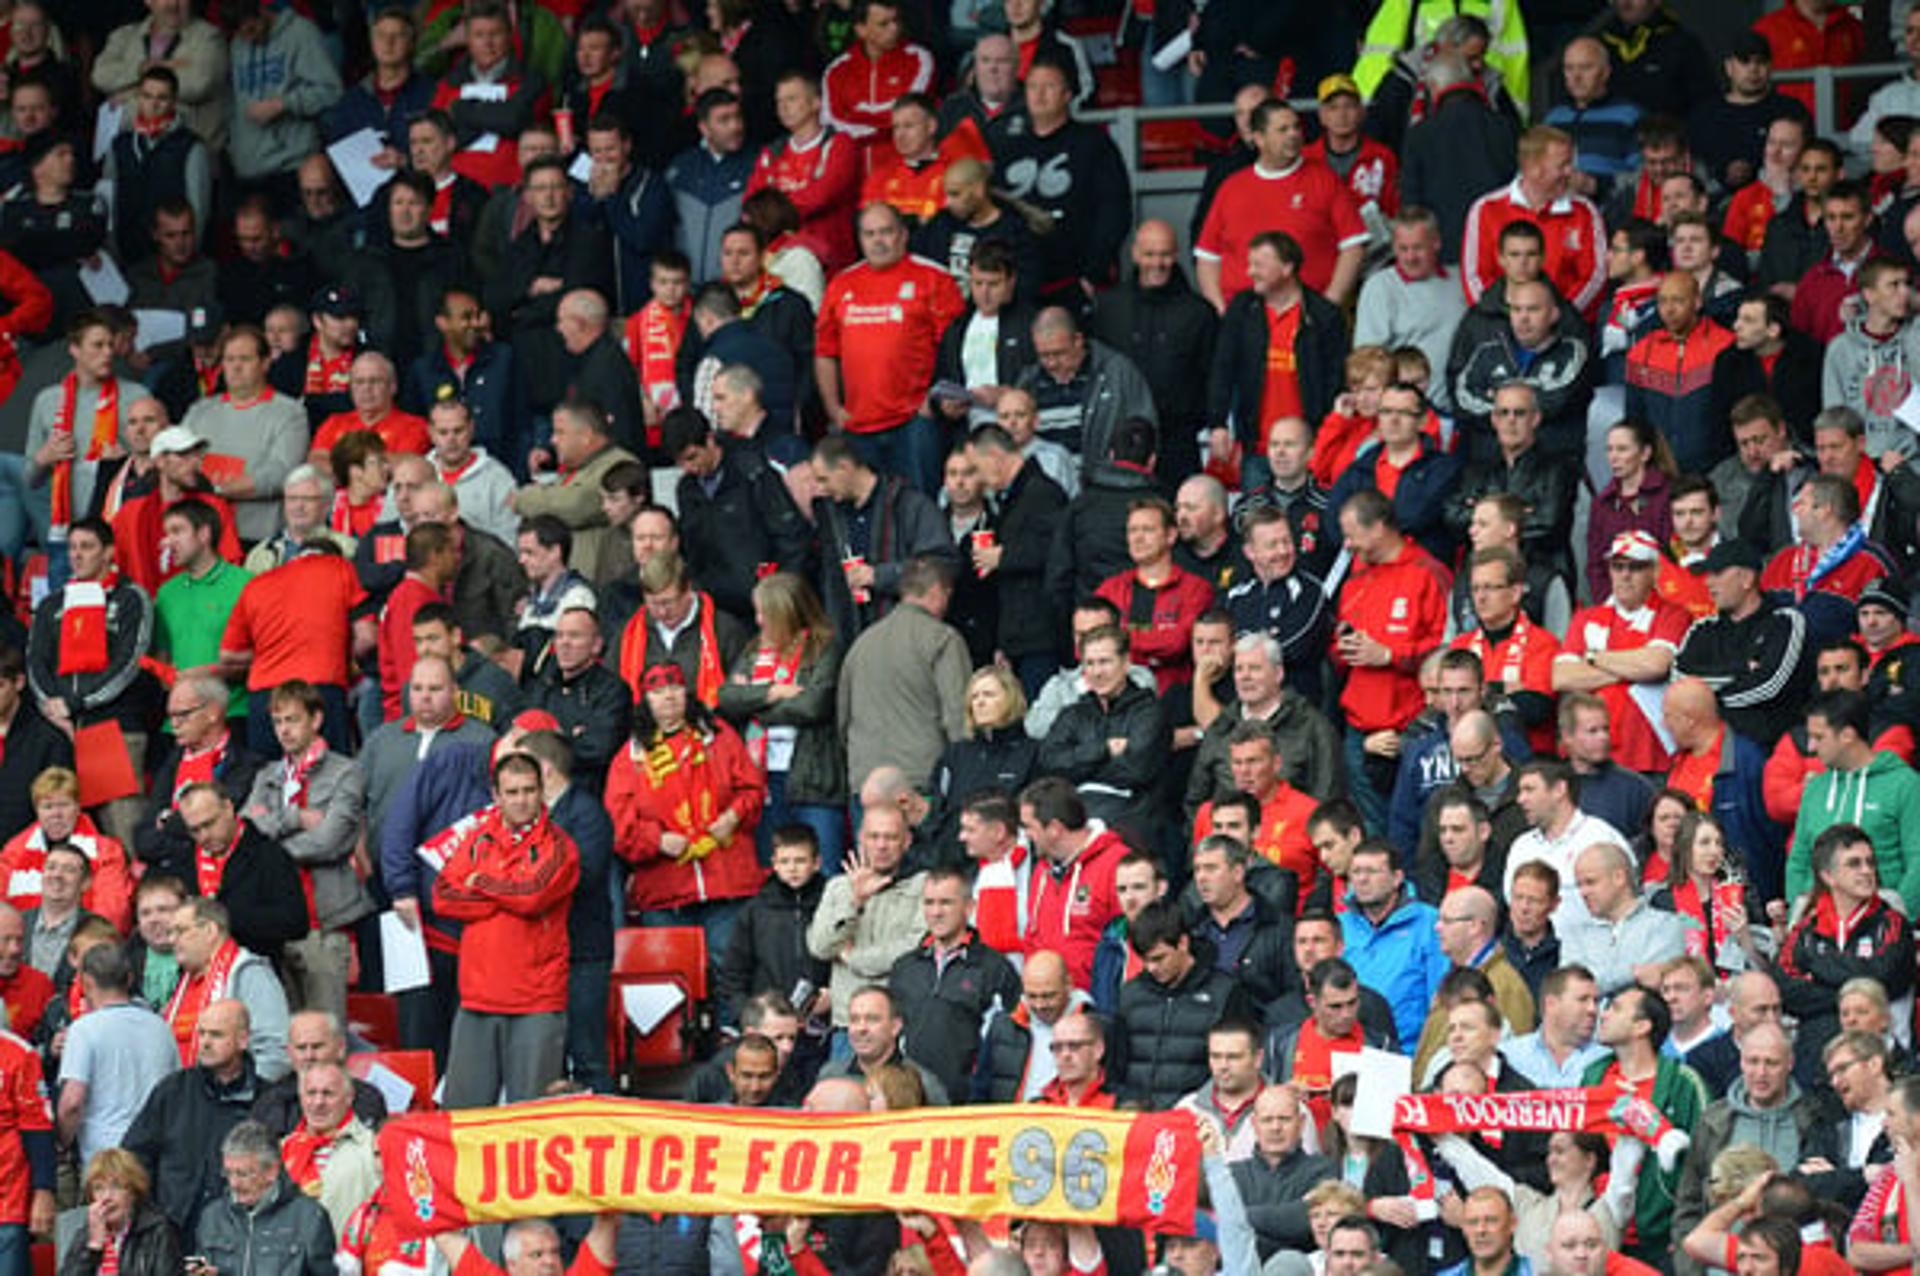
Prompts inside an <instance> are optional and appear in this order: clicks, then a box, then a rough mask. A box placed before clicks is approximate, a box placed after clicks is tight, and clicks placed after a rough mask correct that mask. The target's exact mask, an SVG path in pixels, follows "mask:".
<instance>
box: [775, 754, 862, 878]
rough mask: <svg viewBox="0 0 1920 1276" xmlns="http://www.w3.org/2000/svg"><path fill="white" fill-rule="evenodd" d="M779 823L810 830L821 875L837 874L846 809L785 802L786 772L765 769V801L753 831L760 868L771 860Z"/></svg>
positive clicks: (843, 846) (843, 845) (843, 842)
mask: <svg viewBox="0 0 1920 1276" xmlns="http://www.w3.org/2000/svg"><path fill="white" fill-rule="evenodd" d="M783 824H804V825H806V826H807V827H808V828H810V829H812V830H813V836H814V839H815V840H816V841H818V842H819V843H820V872H821V875H822V876H825V877H837V876H839V873H840V860H841V856H842V855H843V854H844V853H845V851H846V846H847V816H846V812H845V811H842V810H841V809H840V808H839V807H837V806H824V805H820V804H818V803H813V802H801V803H799V804H797V805H793V804H789V803H788V802H787V773H786V772H785V771H769V772H767V804H766V806H765V807H764V808H762V810H761V812H760V826H759V827H758V828H757V829H755V830H754V840H755V843H756V848H757V850H758V852H759V856H760V867H762V868H766V867H767V866H769V865H771V864H772V863H773V835H774V832H775V831H776V830H778V829H779V828H780V826H781V825H783Z"/></svg>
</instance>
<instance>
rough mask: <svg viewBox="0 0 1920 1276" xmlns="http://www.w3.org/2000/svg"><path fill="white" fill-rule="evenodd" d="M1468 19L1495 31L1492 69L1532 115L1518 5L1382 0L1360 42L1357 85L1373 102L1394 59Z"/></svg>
mask: <svg viewBox="0 0 1920 1276" xmlns="http://www.w3.org/2000/svg"><path fill="white" fill-rule="evenodd" d="M1461 14H1465V15H1467V16H1470V17H1475V18H1479V19H1480V20H1481V21H1483V22H1485V23H1486V24H1487V29H1488V30H1490V31H1492V32H1493V43H1492V44H1490V45H1489V46H1488V47H1487V64H1488V65H1489V66H1491V67H1493V68H1494V69H1495V70H1496V71H1498V72H1499V73H1500V80H1501V83H1502V84H1503V85H1504V86H1505V87H1506V90H1507V96H1509V97H1511V98H1512V99H1513V101H1514V104H1515V105H1516V106H1518V107H1519V108H1520V113H1521V114H1522V115H1523V116H1524V115H1525V114H1526V111H1527V97H1528V90H1529V88H1530V87H1531V86H1530V85H1529V83H1528V81H1527V27H1526V23H1525V21H1524V20H1522V18H1521V16H1520V5H1519V2H1518V0H1382V3H1381V5H1380V9H1379V11H1378V12H1377V13H1375V14H1374V15H1373V21H1372V22H1369V23H1368V24H1367V34H1366V36H1365V38H1364V39H1363V40H1361V42H1360V60H1359V61H1357V62H1355V63H1354V64H1353V81H1354V83H1355V84H1358V85H1359V86H1360V91H1361V92H1362V93H1364V94H1365V95H1366V96H1367V98H1368V100H1369V101H1371V100H1372V98H1373V95H1374V92H1375V90H1377V89H1378V88H1379V87H1380V82H1381V81H1382V80H1385V79H1386V78H1387V73H1388V72H1389V71H1391V70H1392V69H1393V60H1394V58H1395V57H1397V56H1398V55H1399V54H1401V53H1404V52H1407V51H1408V50H1411V49H1418V48H1422V47H1424V46H1425V45H1427V44H1428V43H1429V42H1431V41H1432V39H1433V35H1434V32H1436V31H1438V30H1439V29H1440V27H1441V24H1443V23H1444V22H1446V21H1447V19H1449V18H1452V17H1456V16H1458V15H1461Z"/></svg>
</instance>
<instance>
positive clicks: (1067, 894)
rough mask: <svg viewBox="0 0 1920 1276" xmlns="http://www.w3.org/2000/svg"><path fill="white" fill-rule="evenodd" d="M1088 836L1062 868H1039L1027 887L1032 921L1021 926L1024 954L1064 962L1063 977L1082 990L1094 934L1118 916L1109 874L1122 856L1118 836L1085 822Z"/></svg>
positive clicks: (1089, 974) (1089, 976) (1096, 941)
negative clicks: (1044, 955) (1045, 955)
mask: <svg viewBox="0 0 1920 1276" xmlns="http://www.w3.org/2000/svg"><path fill="white" fill-rule="evenodd" d="M1087 827H1088V828H1089V829H1092V830H1094V834H1093V838H1092V840H1091V841H1089V842H1088V843H1087V845H1086V847H1085V848H1084V849H1082V850H1081V852H1080V854H1078V855H1076V856H1075V857H1074V858H1073V861H1072V862H1071V863H1068V864H1048V865H1043V866H1042V867H1041V871H1040V873H1039V874H1038V876H1037V877H1036V879H1035V882H1034V887H1033V920H1032V922H1031V923H1030V924H1029V925H1028V927H1027V955H1028V956H1032V955H1033V954H1034V953H1037V952H1041V951H1043V950H1051V951H1053V952H1056V953H1059V954H1060V955H1061V957H1063V958H1065V959H1066V963H1067V976H1068V978H1070V979H1072V980H1073V986H1074V987H1075V988H1078V989H1080V990H1081V991H1082V992H1087V991H1090V990H1091V985H1092V983H1093V952H1094V949H1096V948H1098V947H1099V946H1100V932H1101V931H1103V930H1105V929H1106V927H1107V923H1108V922H1110V921H1112V920H1113V919H1114V918H1115V917H1117V916H1119V915H1120V900H1119V897H1118V896H1117V895H1115V894H1114V890H1113V875H1114V871H1115V870H1116V869H1118V868H1119V867H1120V860H1121V858H1122V857H1124V856H1125V855H1126V853H1127V844H1126V843H1125V842H1123V841H1121V840H1120V835H1119V834H1118V833H1115V832H1113V831H1112V830H1110V829H1106V828H1102V827H1101V826H1100V825H1099V824H1098V823H1094V824H1089V825H1088V826H1087Z"/></svg>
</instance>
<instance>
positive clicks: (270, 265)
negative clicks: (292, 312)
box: [219, 252, 320, 324]
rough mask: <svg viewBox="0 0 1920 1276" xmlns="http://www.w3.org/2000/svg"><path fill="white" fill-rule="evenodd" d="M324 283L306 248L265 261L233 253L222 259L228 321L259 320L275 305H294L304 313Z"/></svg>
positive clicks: (222, 297)
mask: <svg viewBox="0 0 1920 1276" xmlns="http://www.w3.org/2000/svg"><path fill="white" fill-rule="evenodd" d="M319 287H320V271H319V270H318V269H317V268H316V267H315V266H314V263H313V258H311V257H309V256H307V255H306V254H305V253H302V252H290V253H288V254H287V255H286V256H284V257H280V256H272V257H268V258H267V259H266V260H265V261H253V260H250V259H249V258H246V257H232V258H229V259H228V260H226V261H223V262H221V263H220V275H219V290H220V307H221V309H223V310H225V311H226V312H227V322H228V323H253V324H257V323H259V322H261V321H262V320H263V319H265V318H266V317H267V312H268V311H269V310H272V309H273V308H274V307H275V306H280V305H288V306H293V307H294V308H295V309H297V310H299V311H300V312H301V313H302V314H305V313H306V311H307V307H308V306H310V305H312V304H313V294H314V292H315V291H316V290H317V289H318V288H319Z"/></svg>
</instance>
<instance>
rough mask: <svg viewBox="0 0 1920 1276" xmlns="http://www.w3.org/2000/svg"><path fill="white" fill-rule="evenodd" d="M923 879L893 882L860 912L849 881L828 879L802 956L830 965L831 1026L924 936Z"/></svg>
mask: <svg viewBox="0 0 1920 1276" xmlns="http://www.w3.org/2000/svg"><path fill="white" fill-rule="evenodd" d="M925 878H926V874H925V873H915V874H914V875H913V876H911V877H904V878H895V879H894V881H893V884H892V885H890V886H887V887H885V888H883V889H882V890H880V891H879V892H878V893H877V894H875V895H874V896H873V897H872V898H871V899H869V900H868V901H867V902H866V903H865V904H864V905H863V906H861V907H859V908H855V907H854V906H853V880H852V879H851V878H850V877H848V876H847V875H846V874H844V873H843V874H841V875H840V876H839V877H836V878H833V879H832V880H830V881H829V882H828V883H827V886H826V889H825V890H823V891H821V892H820V905H819V907H818V908H815V909H814V910H813V920H812V921H811V922H809V923H808V924H807V951H808V952H810V953H812V954H813V955H814V956H815V957H817V958H819V959H820V960H821V961H828V962H832V963H833V979H832V991H833V1022H834V1026H835V1027H840V1028H844V1027H846V1024H847V1003H848V1002H849V1001H850V1000H852V999H853V994H854V993H856V992H858V991H859V990H860V989H862V988H864V987H866V986H867V985H868V984H883V985H884V984H885V983H886V982H887V976H888V975H890V974H891V973H892V972H893V963H894V962H896V961H898V960H899V959H900V958H901V956H902V955H904V954H906V953H908V952H911V951H912V950H913V946H914V945H915V944H918V943H919V942H920V940H921V937H922V936H924V935H925V934H926V933H927V923H926V918H925V917H924V916H923V915H922V914H921V911H920V886H921V884H922V882H923V881H924V880H925Z"/></svg>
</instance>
